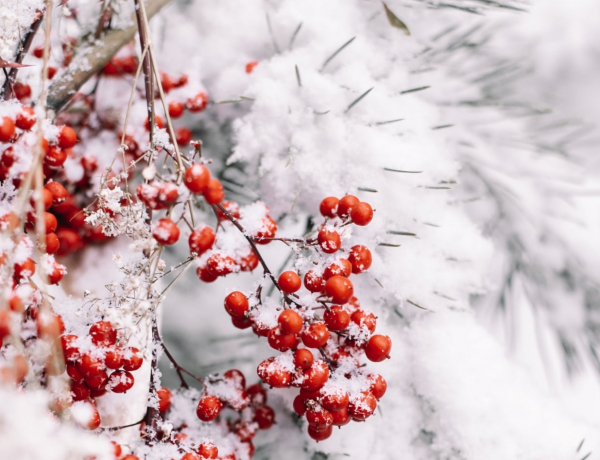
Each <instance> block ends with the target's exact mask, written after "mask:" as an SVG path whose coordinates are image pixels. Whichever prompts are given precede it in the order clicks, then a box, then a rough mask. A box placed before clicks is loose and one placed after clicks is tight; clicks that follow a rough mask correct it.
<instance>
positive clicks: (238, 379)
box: [223, 369, 246, 390]
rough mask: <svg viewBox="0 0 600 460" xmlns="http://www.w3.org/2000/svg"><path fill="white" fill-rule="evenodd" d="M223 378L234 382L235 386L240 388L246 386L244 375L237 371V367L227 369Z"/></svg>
mask: <svg viewBox="0 0 600 460" xmlns="http://www.w3.org/2000/svg"><path fill="white" fill-rule="evenodd" d="M223 378H225V379H226V380H229V381H232V382H233V383H234V384H235V386H236V388H238V389H240V390H243V389H244V388H246V377H244V374H243V373H242V371H239V370H237V369H229V370H228V371H226V372H225V373H224V374H223Z"/></svg>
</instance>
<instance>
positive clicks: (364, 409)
mask: <svg viewBox="0 0 600 460" xmlns="http://www.w3.org/2000/svg"><path fill="white" fill-rule="evenodd" d="M376 408H377V400H376V399H375V396H373V395H372V394H371V393H369V392H368V391H363V392H362V393H360V394H359V395H358V396H355V397H353V398H351V399H350V404H349V405H348V413H349V414H350V416H351V417H352V419H353V420H354V421H357V422H362V421H364V420H366V419H367V418H369V417H370V416H371V415H373V412H375V409H376Z"/></svg>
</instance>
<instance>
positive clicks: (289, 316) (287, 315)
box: [277, 309, 303, 334]
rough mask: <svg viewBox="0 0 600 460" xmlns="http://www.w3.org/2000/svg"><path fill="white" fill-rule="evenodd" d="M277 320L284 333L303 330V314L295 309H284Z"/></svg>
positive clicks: (296, 332)
mask: <svg viewBox="0 0 600 460" xmlns="http://www.w3.org/2000/svg"><path fill="white" fill-rule="evenodd" d="M277 322H278V323H279V328H280V329H281V332H282V333H283V334H298V333H299V332H300V331H301V330H302V325H303V320H302V316H300V314H299V313H298V312H297V311H294V310H289V309H288V310H283V311H282V312H281V313H280V314H279V318H277Z"/></svg>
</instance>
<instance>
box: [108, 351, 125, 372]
mask: <svg viewBox="0 0 600 460" xmlns="http://www.w3.org/2000/svg"><path fill="white" fill-rule="evenodd" d="M104 364H106V367H108V368H109V369H119V368H120V367H121V366H122V365H123V350H122V349H120V348H111V349H110V350H108V351H107V352H106V357H105V359H104Z"/></svg>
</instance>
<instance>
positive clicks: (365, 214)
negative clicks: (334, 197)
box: [350, 201, 373, 226]
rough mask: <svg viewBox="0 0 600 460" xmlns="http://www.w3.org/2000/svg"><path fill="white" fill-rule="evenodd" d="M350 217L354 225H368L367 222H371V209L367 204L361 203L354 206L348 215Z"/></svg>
mask: <svg viewBox="0 0 600 460" xmlns="http://www.w3.org/2000/svg"><path fill="white" fill-rule="evenodd" d="M350 217H351V218H352V222H354V223H355V224H356V225H360V226H365V225H368V224H369V222H371V220H373V208H372V207H371V205H370V204H369V203H365V202H364V201H361V202H360V203H358V204H356V205H354V207H353V208H352V211H351V213H350Z"/></svg>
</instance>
